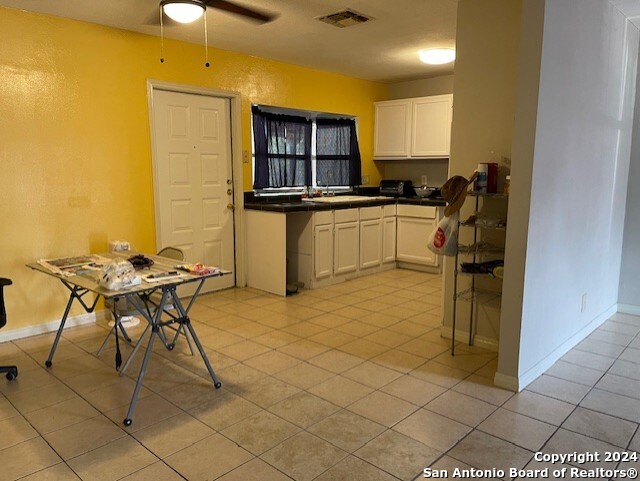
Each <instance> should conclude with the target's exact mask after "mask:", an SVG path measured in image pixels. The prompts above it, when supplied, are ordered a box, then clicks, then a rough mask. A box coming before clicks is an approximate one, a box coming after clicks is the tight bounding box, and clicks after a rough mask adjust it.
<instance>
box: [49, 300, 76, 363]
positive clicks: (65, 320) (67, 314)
mask: <svg viewBox="0 0 640 481" xmlns="http://www.w3.org/2000/svg"><path fill="white" fill-rule="evenodd" d="M75 290H76V288H74V289H73V291H75ZM73 291H72V292H71V295H70V296H69V301H68V302H67V307H66V309H65V310H64V314H63V315H62V320H61V321H60V326H59V327H58V332H56V338H55V340H54V341H53V346H51V351H49V357H48V358H47V360H46V361H45V362H44V365H45V366H47V367H51V364H52V361H53V355H54V354H55V353H56V349H57V348H58V342H59V341H60V336H61V335H62V330H63V329H64V324H65V322H67V317H68V316H69V311H70V310H71V304H73V300H74V299H75V295H74V293H73Z"/></svg>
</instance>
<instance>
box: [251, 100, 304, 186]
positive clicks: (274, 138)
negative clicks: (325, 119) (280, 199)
mask: <svg viewBox="0 0 640 481" xmlns="http://www.w3.org/2000/svg"><path fill="white" fill-rule="evenodd" d="M252 110H253V142H254V149H253V150H254V154H255V178H254V183H253V187H254V189H264V188H268V187H302V186H305V185H310V184H311V178H312V175H311V174H312V172H311V129H312V126H311V121H310V120H307V119H305V118H304V117H296V116H292V115H281V114H272V113H268V112H261V111H260V110H259V109H258V108H257V107H255V106H254V107H253V109H252Z"/></svg>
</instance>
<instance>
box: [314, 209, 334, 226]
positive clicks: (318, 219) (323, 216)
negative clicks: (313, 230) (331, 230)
mask: <svg viewBox="0 0 640 481" xmlns="http://www.w3.org/2000/svg"><path fill="white" fill-rule="evenodd" d="M332 223H333V211H330V210H323V211H321V212H315V213H314V214H313V224H314V225H325V224H332Z"/></svg>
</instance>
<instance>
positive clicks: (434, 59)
mask: <svg viewBox="0 0 640 481" xmlns="http://www.w3.org/2000/svg"><path fill="white" fill-rule="evenodd" d="M418 57H420V60H421V61H422V62H423V63H426V64H429V65H442V64H445V63H450V62H453V61H454V60H455V59H456V51H455V49H453V48H427V49H424V50H420V51H419V52H418Z"/></svg>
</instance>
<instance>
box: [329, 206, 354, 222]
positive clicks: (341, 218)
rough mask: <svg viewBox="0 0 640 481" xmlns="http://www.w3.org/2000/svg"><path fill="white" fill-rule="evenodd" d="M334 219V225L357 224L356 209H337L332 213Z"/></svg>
mask: <svg viewBox="0 0 640 481" xmlns="http://www.w3.org/2000/svg"><path fill="white" fill-rule="evenodd" d="M334 219H335V222H336V224H339V223H340V222H357V221H358V209H339V210H336V211H335V213H334Z"/></svg>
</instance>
